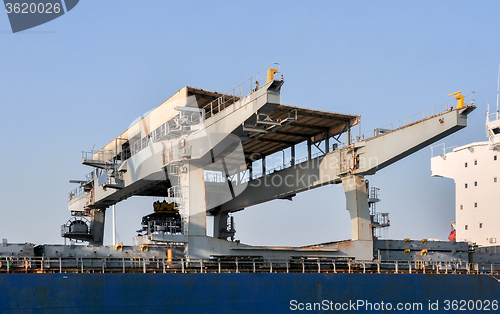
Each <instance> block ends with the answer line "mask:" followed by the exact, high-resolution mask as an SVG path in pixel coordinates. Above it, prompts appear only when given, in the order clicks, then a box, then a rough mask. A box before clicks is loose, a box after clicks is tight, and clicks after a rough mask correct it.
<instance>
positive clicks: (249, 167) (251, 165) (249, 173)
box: [247, 160, 253, 181]
mask: <svg viewBox="0 0 500 314" xmlns="http://www.w3.org/2000/svg"><path fill="white" fill-rule="evenodd" d="M247 165H248V166H247V167H248V181H250V180H252V179H253V161H251V160H247Z"/></svg>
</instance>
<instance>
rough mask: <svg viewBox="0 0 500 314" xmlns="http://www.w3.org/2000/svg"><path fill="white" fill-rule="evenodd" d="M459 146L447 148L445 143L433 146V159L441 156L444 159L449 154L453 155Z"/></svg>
mask: <svg viewBox="0 0 500 314" xmlns="http://www.w3.org/2000/svg"><path fill="white" fill-rule="evenodd" d="M457 147H458V146H456V145H454V146H449V147H446V145H445V144H444V143H440V144H436V145H432V146H431V158H433V157H437V156H441V157H443V158H444V155H446V154H447V153H451V152H452V151H453V150H454V149H455V148H457Z"/></svg>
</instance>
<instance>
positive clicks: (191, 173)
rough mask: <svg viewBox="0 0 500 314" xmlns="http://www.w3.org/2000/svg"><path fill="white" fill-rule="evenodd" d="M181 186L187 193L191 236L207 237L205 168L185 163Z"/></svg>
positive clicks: (182, 170)
mask: <svg viewBox="0 0 500 314" xmlns="http://www.w3.org/2000/svg"><path fill="white" fill-rule="evenodd" d="M181 172H182V174H181V180H180V181H181V186H183V189H184V192H185V193H187V198H186V200H184V202H185V206H186V210H187V212H188V213H189V222H188V224H189V227H188V235H189V236H203V237H205V236H206V233H207V210H206V204H205V180H204V170H203V167H197V166H196V165H194V164H190V163H185V164H183V165H182V166H181Z"/></svg>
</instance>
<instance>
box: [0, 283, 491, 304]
mask: <svg viewBox="0 0 500 314" xmlns="http://www.w3.org/2000/svg"><path fill="white" fill-rule="evenodd" d="M0 289H1V293H0V312H3V313H290V312H304V311H300V309H304V310H305V312H313V311H314V310H316V311H314V312H322V311H324V312H328V311H330V310H331V311H332V312H333V311H334V310H335V309H337V310H339V309H341V308H343V309H344V310H347V311H346V312H354V310H357V311H360V312H364V311H367V310H368V311H369V310H370V309H372V310H376V309H377V304H378V308H379V311H377V312H381V313H384V312H393V311H395V310H396V307H397V306H398V304H402V305H403V306H406V309H408V308H409V306H410V305H411V306H413V307H414V308H412V309H410V310H408V311H406V312H408V313H411V312H422V311H420V308H419V307H418V305H417V307H415V304H421V307H422V308H421V310H423V311H424V312H427V311H428V310H429V306H435V305H437V306H438V308H437V311H433V312H434V313H436V312H445V310H446V307H447V305H446V300H449V305H448V307H449V308H450V310H449V311H446V312H454V311H453V310H452V308H451V307H452V303H451V302H452V301H453V300H457V301H459V302H458V303H457V305H458V306H460V300H464V301H467V302H468V303H465V304H468V306H469V309H474V310H478V308H479V305H481V306H482V308H485V307H486V305H487V303H488V302H489V304H490V305H489V308H490V311H489V312H496V311H494V306H493V305H494V303H492V302H493V301H494V300H497V301H496V302H498V301H499V300H500V283H499V282H498V281H497V280H495V279H494V278H492V277H491V276H488V275H453V274H449V275H445V274H332V273H329V274H326V273H318V274H315V273H305V274H301V273H300V274H279V273H278V274H269V273H267V274H266V273H258V274H131V273H127V274H2V275H0ZM293 300H295V301H293ZM469 300H472V301H474V302H475V303H474V304H473V307H472V308H470V306H472V303H470V302H469ZM478 300H479V301H480V303H478V302H477V301H478ZM436 301H437V302H438V303H436ZM381 302H383V306H385V307H384V308H383V309H381V308H380V306H381ZM314 303H317V304H314ZM362 303H363V304H364V305H362ZM368 303H370V304H371V307H370V305H368ZM388 303H390V304H391V308H392V309H391V310H390V311H389V310H388V309H387V306H388ZM353 304H355V306H354V307H353ZM408 304H409V305H408ZM308 308H311V309H312V310H311V311H307V309H308ZM294 309H295V310H294ZM465 309H467V305H466V307H465Z"/></svg>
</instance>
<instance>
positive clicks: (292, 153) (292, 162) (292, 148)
mask: <svg viewBox="0 0 500 314" xmlns="http://www.w3.org/2000/svg"><path fill="white" fill-rule="evenodd" d="M290 155H291V159H290V163H291V164H292V167H293V165H295V145H292V146H290Z"/></svg>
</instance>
